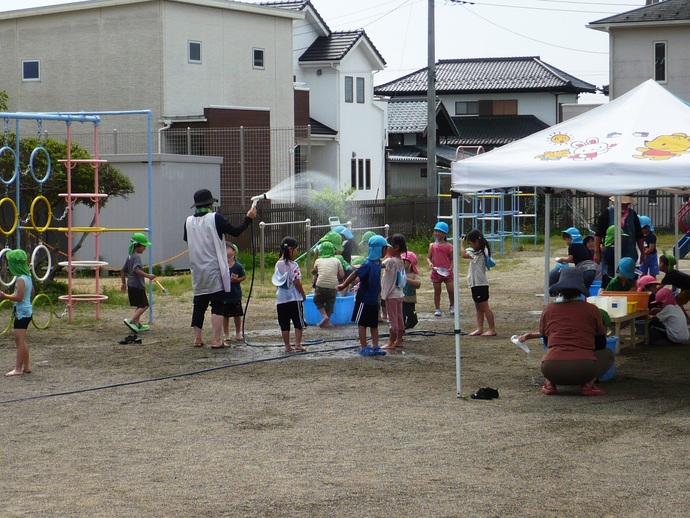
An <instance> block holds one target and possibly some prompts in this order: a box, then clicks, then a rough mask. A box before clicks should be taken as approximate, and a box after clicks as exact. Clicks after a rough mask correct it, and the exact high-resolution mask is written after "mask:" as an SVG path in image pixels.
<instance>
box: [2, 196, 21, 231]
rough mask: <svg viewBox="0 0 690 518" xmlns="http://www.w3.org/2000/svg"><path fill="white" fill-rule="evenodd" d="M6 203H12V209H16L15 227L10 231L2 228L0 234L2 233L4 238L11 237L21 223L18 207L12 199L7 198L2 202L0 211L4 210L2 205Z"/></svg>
mask: <svg viewBox="0 0 690 518" xmlns="http://www.w3.org/2000/svg"><path fill="white" fill-rule="evenodd" d="M5 202H10V203H11V204H12V208H13V209H14V225H12V228H11V229H10V230H5V229H4V228H2V227H0V232H2V234H3V235H4V236H11V235H12V233H13V232H14V231H15V230H16V228H17V224H18V223H19V211H18V210H17V205H15V203H14V202H13V201H12V199H11V198H8V197H7V196H5V197H4V198H3V199H1V200H0V210H1V209H2V204H3V203H5Z"/></svg>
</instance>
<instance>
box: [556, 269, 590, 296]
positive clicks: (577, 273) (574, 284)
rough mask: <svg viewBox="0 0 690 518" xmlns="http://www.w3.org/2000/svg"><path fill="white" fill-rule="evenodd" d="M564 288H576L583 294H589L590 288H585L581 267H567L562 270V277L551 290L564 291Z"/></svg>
mask: <svg viewBox="0 0 690 518" xmlns="http://www.w3.org/2000/svg"><path fill="white" fill-rule="evenodd" d="M563 290H575V291H578V292H580V293H581V294H582V295H584V296H587V295H589V290H588V289H587V288H585V282H584V275H583V274H582V270H580V269H579V268H566V269H565V270H563V271H562V272H561V277H560V279H558V282H557V283H556V284H553V285H552V286H551V287H550V288H549V291H552V292H555V293H562V292H563Z"/></svg>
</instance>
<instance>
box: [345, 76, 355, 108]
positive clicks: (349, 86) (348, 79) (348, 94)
mask: <svg viewBox="0 0 690 518" xmlns="http://www.w3.org/2000/svg"><path fill="white" fill-rule="evenodd" d="M352 79H353V78H352V76H345V102H346V103H351V102H353V101H354V94H353V90H354V86H353V81H352Z"/></svg>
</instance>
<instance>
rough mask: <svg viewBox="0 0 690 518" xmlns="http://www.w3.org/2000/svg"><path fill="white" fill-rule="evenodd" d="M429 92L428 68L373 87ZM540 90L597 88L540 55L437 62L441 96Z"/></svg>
mask: <svg viewBox="0 0 690 518" xmlns="http://www.w3.org/2000/svg"><path fill="white" fill-rule="evenodd" d="M426 91H427V68H426V67H424V68H422V69H420V70H418V71H416V72H413V73H411V74H408V75H406V76H403V77H401V78H400V79H396V80H395V81H390V82H388V83H385V84H382V85H379V86H376V87H375V88H374V92H375V93H376V94H377V95H387V96H396V95H424V94H425V93H426ZM537 91H549V92H553V91H559V92H562V93H583V92H590V93H594V92H595V91H596V87H595V85H592V84H589V83H586V82H585V81H582V80H580V79H578V78H576V77H574V76H571V75H570V74H567V73H566V72H563V71H562V70H559V69H558V68H556V67H553V66H551V65H549V64H547V63H545V62H543V61H542V60H541V59H540V58H539V57H538V56H528V57H513V58H473V59H447V60H446V59H444V60H440V61H438V62H437V63H436V93H437V94H439V95H443V94H471V93H494V92H537Z"/></svg>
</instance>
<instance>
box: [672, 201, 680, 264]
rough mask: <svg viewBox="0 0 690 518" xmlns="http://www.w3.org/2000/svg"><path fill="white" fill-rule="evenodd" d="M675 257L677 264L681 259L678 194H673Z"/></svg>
mask: <svg viewBox="0 0 690 518" xmlns="http://www.w3.org/2000/svg"><path fill="white" fill-rule="evenodd" d="M673 242H674V243H676V244H675V245H673V255H674V256H675V258H676V264H678V260H679V259H680V250H679V247H678V193H675V192H674V193H673Z"/></svg>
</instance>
